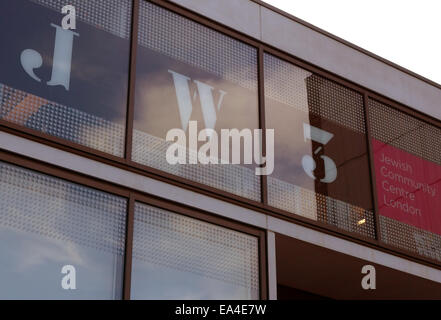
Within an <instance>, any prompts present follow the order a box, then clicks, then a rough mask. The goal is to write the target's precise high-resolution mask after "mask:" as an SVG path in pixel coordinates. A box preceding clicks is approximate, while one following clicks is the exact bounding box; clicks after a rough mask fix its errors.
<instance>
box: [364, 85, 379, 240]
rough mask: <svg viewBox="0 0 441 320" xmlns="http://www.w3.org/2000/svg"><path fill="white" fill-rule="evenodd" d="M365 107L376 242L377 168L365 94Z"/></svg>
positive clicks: (377, 213)
mask: <svg viewBox="0 0 441 320" xmlns="http://www.w3.org/2000/svg"><path fill="white" fill-rule="evenodd" d="M363 105H364V118H365V128H366V139H367V148H368V158H369V173H370V177H371V190H372V202H373V205H374V217H375V236H376V240H377V241H378V242H379V241H381V232H380V218H379V212H380V211H379V209H378V199H377V184H376V177H375V166H374V150H373V148H372V141H371V126H370V118H369V110H368V109H369V95H368V94H367V93H366V92H363Z"/></svg>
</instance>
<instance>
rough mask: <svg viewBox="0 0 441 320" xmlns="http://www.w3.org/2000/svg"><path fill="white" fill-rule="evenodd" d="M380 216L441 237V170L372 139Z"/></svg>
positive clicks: (439, 167)
mask: <svg viewBox="0 0 441 320" xmlns="http://www.w3.org/2000/svg"><path fill="white" fill-rule="evenodd" d="M372 146H373V149H374V163H375V176H376V185H377V195H378V206H379V211H380V212H379V213H380V214H381V215H383V216H386V217H389V218H391V219H395V220H398V221H401V222H403V223H406V224H408V225H412V226H415V227H417V228H420V229H424V230H427V231H430V232H432V233H437V234H441V166H439V165H437V164H435V163H433V162H430V161H427V160H424V159H422V158H419V157H417V156H414V155H412V154H410V153H407V152H405V151H403V150H401V149H398V148H395V147H393V146H391V145H388V144H385V143H383V142H380V141H378V140H375V139H372Z"/></svg>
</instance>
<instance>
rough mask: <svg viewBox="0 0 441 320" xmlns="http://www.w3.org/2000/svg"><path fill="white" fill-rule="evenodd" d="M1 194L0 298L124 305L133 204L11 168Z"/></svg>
mask: <svg viewBox="0 0 441 320" xmlns="http://www.w3.org/2000/svg"><path fill="white" fill-rule="evenodd" d="M0 195H1V196H0V284H1V285H0V299H120V298H121V296H122V279H123V266H124V244H125V221H126V206H127V201H126V199H124V198H120V197H117V196H114V195H111V194H108V193H105V192H101V191H98V190H95V189H91V188H88V187H84V186H80V185H78V184H74V183H70V182H67V181H64V180H61V179H58V178H54V177H50V176H47V175H44V174H40V173H37V172H34V171H31V170H28V169H24V168H21V167H17V166H14V165H11V164H7V163H4V162H0ZM67 265H71V266H73V267H74V268H75V285H76V289H68V290H66V289H63V287H62V280H63V278H64V277H65V276H68V275H69V277H68V278H66V279H65V280H66V283H69V282H68V281H67V279H71V276H72V273H71V271H69V272H68V273H65V274H63V273H62V272H61V271H62V268H63V266H67ZM72 281H73V280H72Z"/></svg>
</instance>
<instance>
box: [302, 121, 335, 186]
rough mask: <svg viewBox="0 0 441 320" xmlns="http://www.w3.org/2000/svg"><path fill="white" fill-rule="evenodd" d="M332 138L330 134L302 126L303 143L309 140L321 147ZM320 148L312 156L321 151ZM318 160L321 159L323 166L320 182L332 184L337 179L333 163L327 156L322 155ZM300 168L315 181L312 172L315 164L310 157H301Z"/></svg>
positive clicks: (307, 125)
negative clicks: (323, 170) (322, 176)
mask: <svg viewBox="0 0 441 320" xmlns="http://www.w3.org/2000/svg"><path fill="white" fill-rule="evenodd" d="M333 137H334V135H333V134H332V133H330V132H327V131H325V130H322V129H319V128H316V127H313V126H311V125H309V124H307V123H304V124H303V138H304V139H305V142H306V141H307V140H311V141H315V142H318V143H321V144H322V145H326V144H327V143H328V142H329V141H330V140H331V139H332V138H333ZM321 148H322V147H319V148H317V149H316V150H314V154H317V153H318V152H319V151H320V150H321ZM320 158H322V159H323V161H324V165H325V176H324V178H323V179H320V181H321V182H323V183H331V182H334V181H335V179H337V167H336V165H335V162H334V161H333V160H332V159H331V158H329V157H327V156H323V155H322V156H320ZM302 167H303V170H305V172H306V174H307V175H308V176H310V177H311V178H312V179H315V176H314V170H315V168H316V163H315V160H314V159H313V158H312V157H311V156H310V155H304V156H303V158H302Z"/></svg>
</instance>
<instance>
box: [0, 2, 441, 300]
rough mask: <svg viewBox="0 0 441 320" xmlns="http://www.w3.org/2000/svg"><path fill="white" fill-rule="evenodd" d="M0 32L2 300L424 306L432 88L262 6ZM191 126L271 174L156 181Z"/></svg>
mask: <svg viewBox="0 0 441 320" xmlns="http://www.w3.org/2000/svg"><path fill="white" fill-rule="evenodd" d="M65 5H72V6H73V7H74V9H75V17H76V19H75V21H76V25H75V28H71V29H69V28H67V29H66V28H63V27H62V21H63V18H64V17H65V16H66V12H64V13H63V12H62V8H63V7H64V6H65ZM70 22H72V21H70ZM0 25H1V28H0V30H2V31H0V39H1V43H2V48H1V49H0V71H1V72H0V237H1V239H2V241H1V242H0V262H1V263H0V271H1V272H0V284H1V286H0V298H1V299H14V298H18V299H400V298H404V299H409V298H413V299H415V298H425V299H440V298H441V214H440V212H439V208H441V166H440V165H441V156H440V153H439V150H440V148H441V130H440V126H441V122H440V119H441V111H440V110H441V109H440V108H439V105H440V101H441V86H439V85H438V84H435V83H432V82H430V81H429V80H427V79H424V78H422V77H420V76H418V75H415V74H413V73H411V72H410V71H407V70H405V69H402V68H400V67H398V66H396V65H394V64H392V63H390V62H388V61H385V60H383V59H381V58H379V57H376V56H374V55H373V54H370V53H368V52H366V51H364V50H363V49H361V48H358V47H355V46H354V45H351V44H349V43H346V42H345V41H343V40H341V39H339V38H337V37H335V36H332V35H330V34H327V33H326V32H324V31H322V30H319V29H317V28H315V27H313V26H310V25H308V24H307V23H305V22H303V21H301V20H299V19H297V18H295V17H291V16H289V15H288V14H286V13H284V12H280V11H278V10H277V9H275V8H272V7H271V6H269V5H267V4H265V3H263V2H260V1H252V0H222V1H220V0H212V1H204V0H174V1H165V0H150V1H147V0H93V1H85V0H69V1H67V0H6V1H2V2H1V3H0ZM191 122H195V123H197V125H198V127H199V128H200V129H210V130H211V132H213V133H212V134H213V135H218V136H221V130H222V129H230V130H231V129H238V130H239V131H241V132H242V130H246V129H250V130H256V129H273V130H274V131H273V132H274V144H273V147H274V149H273V151H274V152H273V156H274V170H272V172H270V174H268V175H257V174H256V169H258V168H260V167H262V166H264V164H263V163H262V162H257V163H251V164H242V163H239V164H230V163H222V164H221V163H220V162H221V161H220V160H219V161H218V162H219V163H215V162H217V160H218V159H219V157H221V156H220V155H219V154H216V155H214V154H213V153H212V152H211V150H210V156H211V159H212V160H213V159H214V160H213V161H212V162H210V163H208V164H203V163H200V162H198V161H192V159H193V160H195V159H198V152H196V151H197V149H198V147H200V146H201V145H202V142H204V141H207V140H204V139H199V141H198V142H196V144H195V145H193V148H192V146H191V142H190V143H189V147H188V148H187V147H185V148H183V149H181V150H183V152H184V155H185V158H186V159H188V161H187V162H186V163H178V164H171V163H170V162H169V161H167V159H166V158H167V157H166V154H167V151H168V150H169V148H170V146H171V145H172V142H171V141H169V140H170V139H168V138H167V136H168V134H169V132H170V130H172V129H176V128H179V129H181V130H182V131H183V132H185V133H188V134H189V135H191V132H190V131H191V128H190V126H189V124H190V123H191ZM199 138H200V137H199ZM261 138H262V139H261V140H260V141H258V142H257V143H255V144H254V150H255V149H256V145H258V146H259V147H261V148H263V154H264V155H266V158H267V163H266V164H267V165H268V156H269V154H270V153H272V152H271V151H272V149H270V145H269V143H268V142H269V141H270V140H268V139H267V138H268V133H267V131H265V130H263V137H261ZM243 139H244V140H245V138H244V137H243ZM194 147H196V149H195V148H194ZM226 151H230V152H229V154H228V155H227V158H228V159H229V157H230V156H231V154H230V153H232V149H229V150H226ZM227 153H228V152H227ZM243 157H245V155H243ZM256 158H258V157H256ZM227 162H228V161H227ZM366 279H369V280H366Z"/></svg>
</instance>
